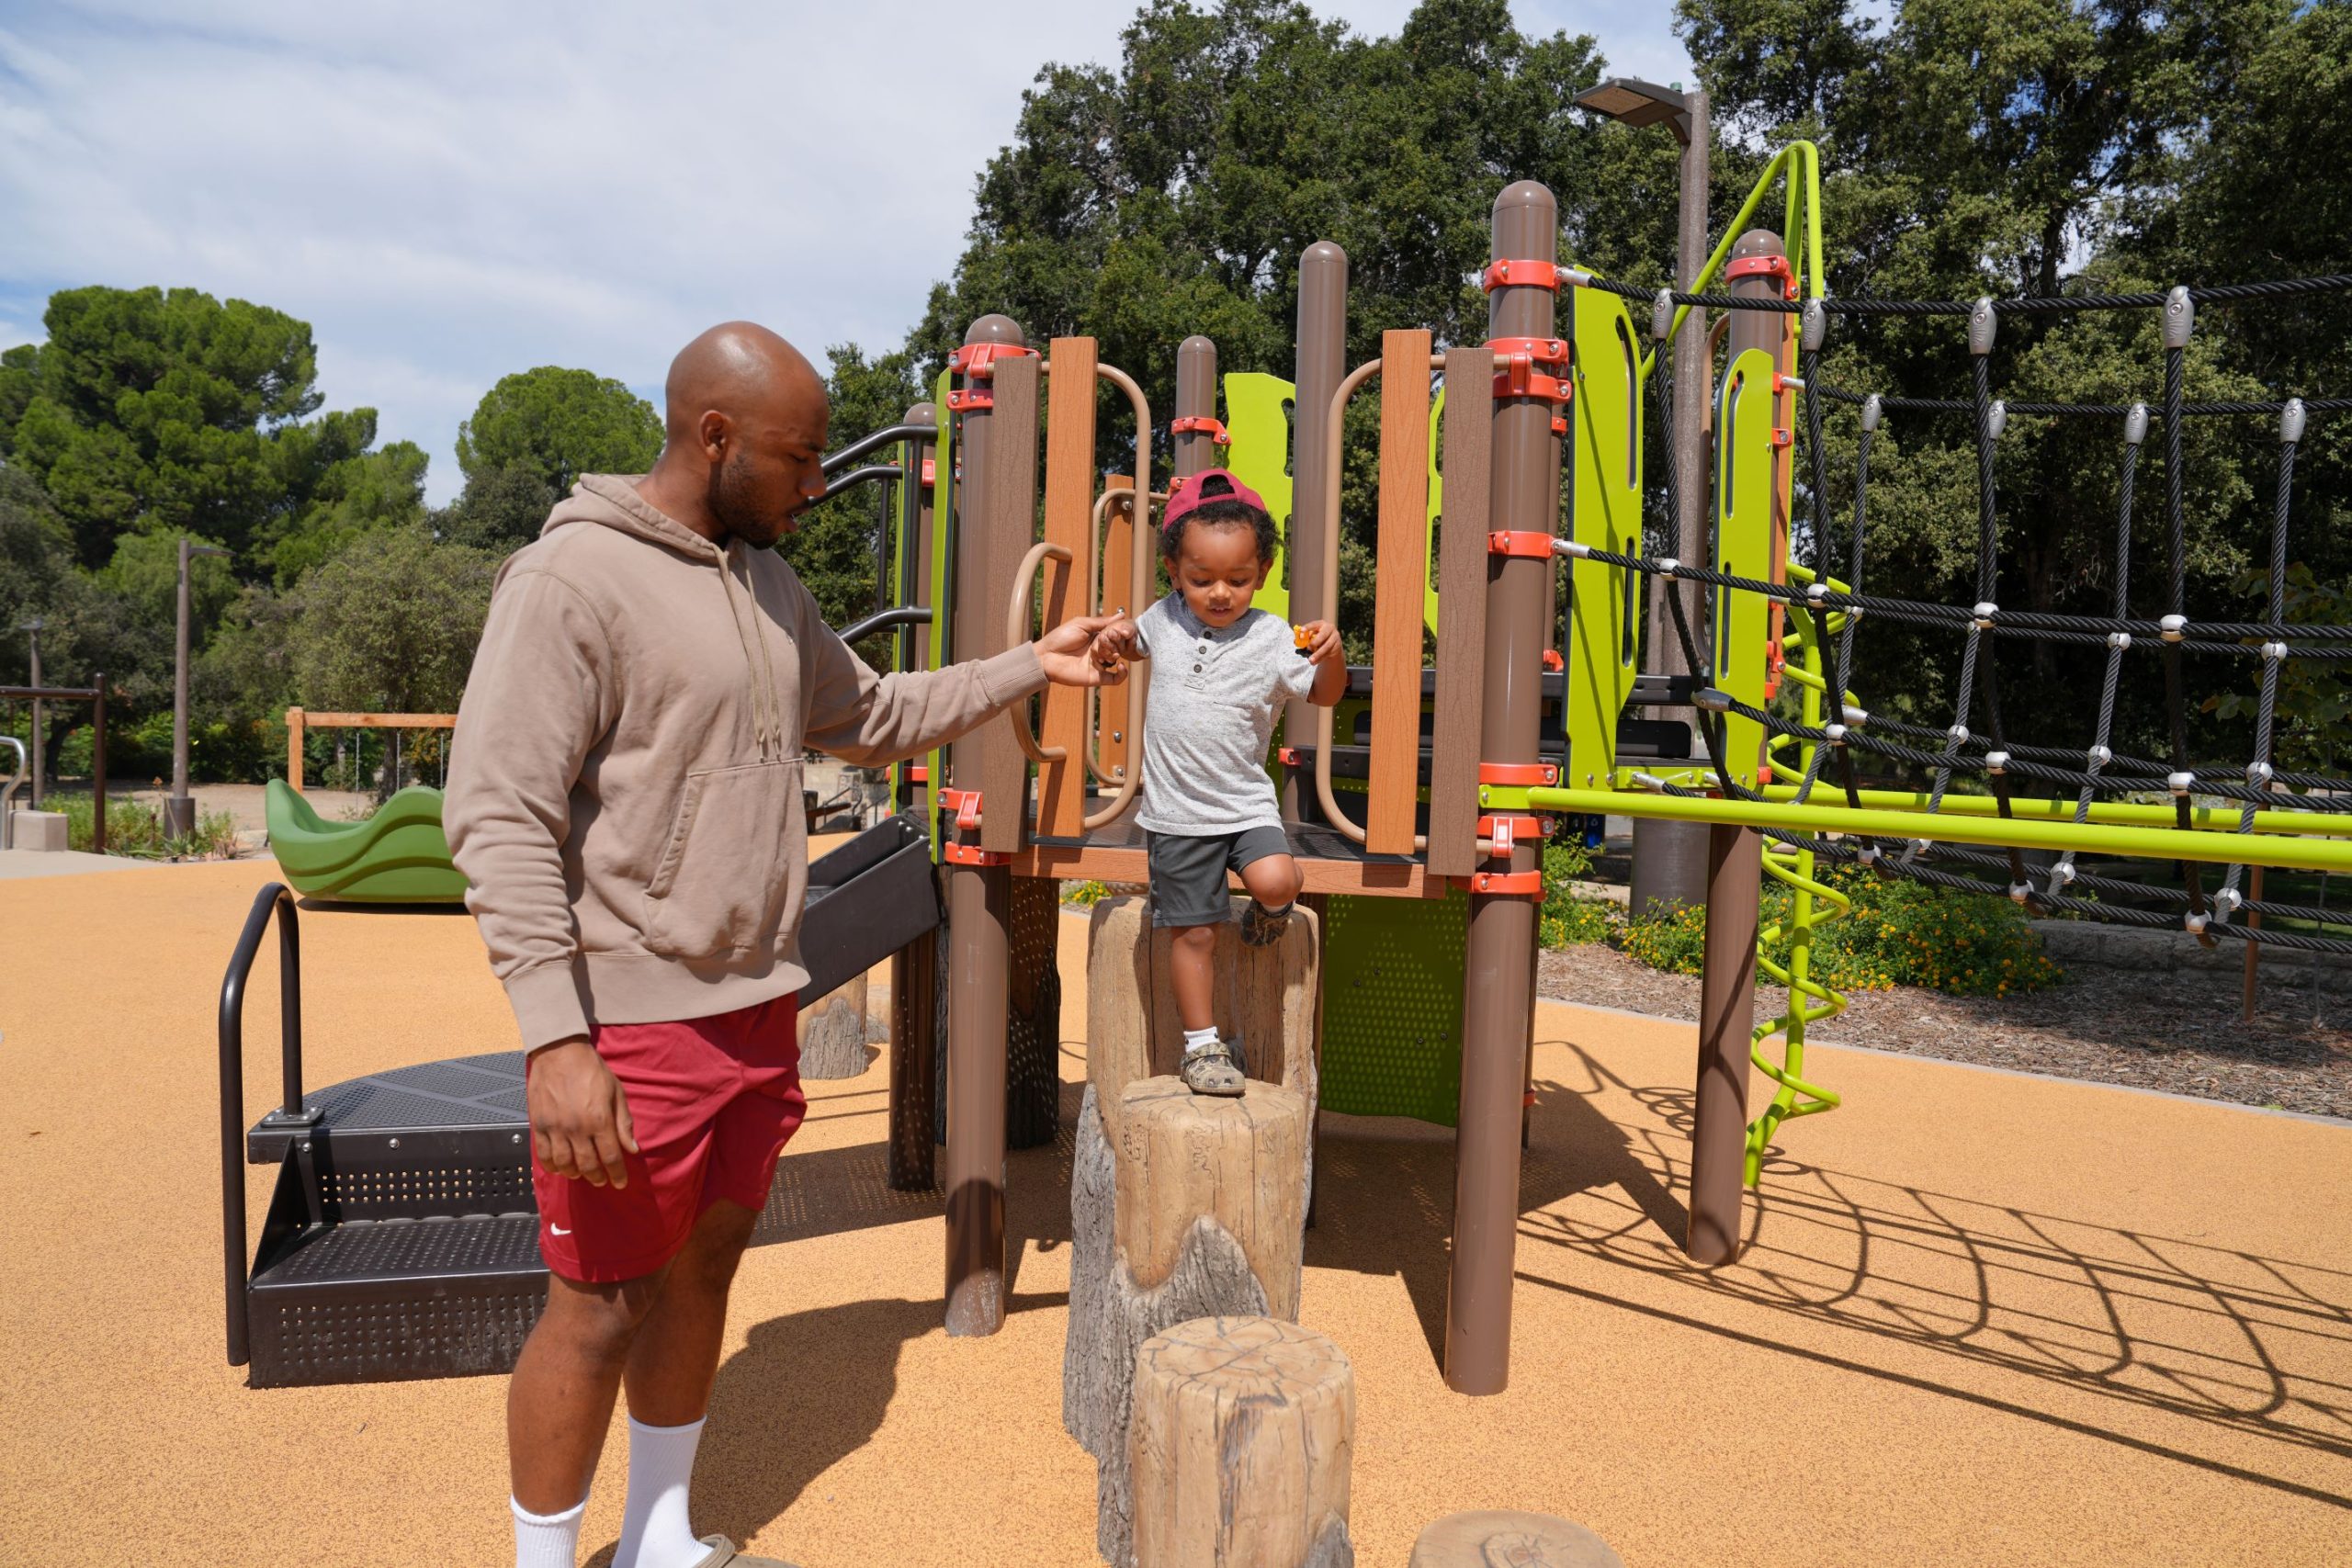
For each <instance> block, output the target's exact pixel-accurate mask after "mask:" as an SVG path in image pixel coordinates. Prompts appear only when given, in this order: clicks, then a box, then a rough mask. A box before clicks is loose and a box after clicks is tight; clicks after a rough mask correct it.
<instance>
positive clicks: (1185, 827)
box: [1136, 593, 1315, 835]
mask: <svg viewBox="0 0 2352 1568" xmlns="http://www.w3.org/2000/svg"><path fill="white" fill-rule="evenodd" d="M1136 631H1137V632H1138V633H1140V634H1141V635H1142V638H1143V645H1144V650H1145V652H1146V653H1147V654H1148V656H1149V657H1150V660H1151V665H1150V669H1151V686H1150V695H1149V697H1148V701H1147V705H1146V706H1145V710H1144V723H1143V807H1142V808H1141V809H1140V810H1138V811H1137V812H1136V822H1137V824H1139V825H1140V826H1142V827H1144V828H1147V829H1149V830H1151V831H1152V832H1155V833H1178V834H1190V835H1202V834H1208V833H1235V832H1239V831H1240V830H1241V829H1244V828H1279V827H1281V826H1282V820H1283V818H1282V811H1281V809H1280V808H1279V807H1277V806H1276V805H1275V802H1274V782H1273V780H1272V778H1270V777H1269V776H1268V775H1267V773H1266V748H1267V747H1268V746H1269V745H1270V744H1272V740H1273V737H1274V717H1275V713H1276V711H1277V709H1278V708H1279V707H1280V706H1281V705H1282V704H1283V702H1284V701H1286V700H1287V699H1289V698H1291V697H1303V696H1305V695H1306V694H1307V692H1308V691H1309V690H1310V689H1311V688H1312V687H1313V686H1314V684H1315V666H1314V665H1313V664H1312V663H1310V662H1308V660H1306V658H1304V657H1303V656H1302V655H1301V654H1300V653H1299V651H1298V649H1297V648H1296V647H1295V645H1294V644H1293V643H1292V641H1291V635H1290V627H1289V626H1286V625H1284V624H1283V620H1282V618H1281V617H1280V616H1278V615H1268V614H1267V613H1266V612H1265V611H1263V610H1248V611H1244V612H1243V613H1242V616H1241V618H1240V619H1239V620H1238V621H1236V622H1234V623H1233V625H1231V626H1226V627H1224V628H1222V629H1216V628H1212V627H1210V626H1206V625H1204V624H1203V622H1202V621H1201V619H1200V617H1198V616H1197V615H1193V612H1192V611H1191V610H1190V609H1189V608H1187V607H1186V606H1185V604H1184V599H1183V595H1182V594H1181V593H1170V594H1169V595H1168V596H1167V597H1165V598H1163V599H1161V600H1160V601H1159V603H1158V604H1154V605H1152V607H1151V608H1150V609H1148V610H1146V611H1145V612H1144V613H1143V614H1142V615H1140V616H1138V617H1136Z"/></svg>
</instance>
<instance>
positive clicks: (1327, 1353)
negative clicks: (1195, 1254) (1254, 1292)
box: [1128, 1317, 1356, 1568]
mask: <svg viewBox="0 0 2352 1568" xmlns="http://www.w3.org/2000/svg"><path fill="white" fill-rule="evenodd" d="M1135 1378H1136V1381H1135V1424H1134V1427H1133V1430H1132V1432H1131V1434H1130V1436H1129V1439H1128V1461H1129V1464H1130V1466H1131V1468H1132V1484H1133V1487H1134V1495H1135V1557H1134V1562H1136V1568H1194V1565H1198V1564H1206V1563H1234V1564H1242V1563H1247V1564H1250V1568H1353V1564H1354V1562H1355V1560H1356V1557H1355V1548H1354V1547H1353V1546H1352V1545H1351V1543H1350V1541H1349V1540H1348V1468H1349V1460H1350V1453H1351V1449H1352V1447H1353V1444H1354V1434H1355V1419H1356V1383H1355V1372H1354V1371H1353V1369H1351V1367H1350V1366H1349V1365H1348V1359H1347V1357H1346V1356H1344V1355H1342V1354H1341V1353H1340V1348H1339V1347H1338V1346H1337V1345H1334V1344H1332V1343H1331V1341H1330V1340H1329V1339H1326V1338H1325V1337H1323V1336H1321V1335H1320V1334H1316V1333H1313V1332H1310V1331H1309V1330H1307V1329H1304V1328H1301V1327H1299V1326H1298V1325H1296V1324H1294V1323H1283V1322H1280V1321H1277V1320H1275V1319H1273V1318H1269V1317H1204V1318H1196V1319H1194V1320H1193V1321H1192V1322H1190V1323H1185V1324H1181V1325H1178V1326H1176V1327H1174V1328H1172V1329H1170V1330H1169V1331H1168V1332H1166V1333H1164V1334H1160V1335H1157V1336H1155V1337H1152V1338H1151V1339H1149V1340H1148V1341H1146V1342H1145V1344H1144V1345H1143V1347H1142V1348H1141V1349H1140V1350H1138V1351H1137V1353H1136V1374H1135Z"/></svg>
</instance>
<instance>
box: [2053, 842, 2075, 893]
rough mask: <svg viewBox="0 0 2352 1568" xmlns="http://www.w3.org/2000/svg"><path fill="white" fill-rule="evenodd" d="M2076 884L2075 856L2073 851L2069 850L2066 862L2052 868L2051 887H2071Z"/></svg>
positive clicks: (2063, 861)
mask: <svg viewBox="0 0 2352 1568" xmlns="http://www.w3.org/2000/svg"><path fill="white" fill-rule="evenodd" d="M2074 882H2075V854H2074V852H2073V851H2072V850H2069V851H2067V852H2066V857H2065V858H2064V860H2062V861H2060V862H2059V863H2057V864H2056V865H2053V866H2052V867H2051V868H2050V885H2051V886H2052V887H2071V886H2074Z"/></svg>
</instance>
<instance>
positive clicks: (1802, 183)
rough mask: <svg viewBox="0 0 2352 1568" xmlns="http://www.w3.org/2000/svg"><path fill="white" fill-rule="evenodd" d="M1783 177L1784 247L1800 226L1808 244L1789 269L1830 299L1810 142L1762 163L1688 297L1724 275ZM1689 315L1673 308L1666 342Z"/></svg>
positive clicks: (1817, 170)
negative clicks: (1736, 247)
mask: <svg viewBox="0 0 2352 1568" xmlns="http://www.w3.org/2000/svg"><path fill="white" fill-rule="evenodd" d="M1784 174H1785V175H1787V176H1788V181H1789V188H1788V193H1787V197H1786V199H1785V200H1784V201H1783V202H1782V204H1781V223H1782V228H1781V237H1782V240H1783V242H1784V243H1785V242H1786V239H1787V237H1788V236H1789V235H1791V234H1793V233H1795V232H1797V231H1798V226H1799V225H1800V224H1802V225H1803V226H1804V248H1803V249H1802V250H1797V251H1792V253H1791V254H1790V256H1789V265H1790V266H1791V267H1792V268H1793V269H1794V272H1795V276H1796V281H1797V287H1798V288H1799V289H1800V290H1801V291H1802V292H1803V293H1804V295H1805V296H1806V297H1807V298H1809V299H1826V298H1827V296H1828V292H1829V290H1828V286H1827V283H1826V276H1827V275H1826V273H1825V272H1824V271H1823V269H1822V265H1821V150H1820V149H1819V148H1817V147H1815V145H1814V144H1813V143H1812V142H1810V141H1792V142H1790V143H1789V144H1788V145H1787V146H1786V147H1783V148H1781V150H1780V152H1777V153H1775V154H1773V157H1772V161H1771V162H1770V163H1769V164H1765V165H1764V172H1763V174H1761V175H1758V176H1757V180H1756V185H1755V187H1754V188H1753V189H1751V190H1749V191H1748V193H1747V200H1746V201H1743V202H1741V203H1740V205H1739V212H1738V215H1737V216H1736V217H1735V218H1733V219H1732V220H1731V221H1730V222H1729V223H1728V224H1726V225H1724V237H1723V238H1722V239H1721V240H1719V241H1717V242H1716V243H1715V254H1713V255H1711V256H1709V257H1708V258H1707V265H1705V266H1704V267H1702V268H1701V269H1700V273H1699V276H1697V277H1696V278H1695V279H1693V280H1692V282H1691V287H1690V288H1688V289H1686V290H1684V292H1685V293H1690V294H1703V293H1705V292H1706V291H1707V285H1708V284H1710V283H1713V281H1714V280H1715V278H1716V277H1717V276H1719V275H1720V274H1721V273H1722V271H1723V265H1724V262H1725V261H1727V260H1729V259H1730V256H1731V248H1732V245H1733V243H1735V242H1736V241H1737V240H1738V238H1739V236H1740V235H1741V234H1743V233H1745V232H1747V224H1748V220H1750V219H1752V218H1754V217H1755V216H1756V212H1757V209H1758V208H1760V207H1762V206H1763V205H1764V195H1765V193H1766V192H1767V191H1769V190H1770V189H1771V188H1772V182H1773V181H1774V180H1777V179H1779V178H1781V175H1784ZM1690 314H1691V307H1690V306H1688V305H1677V306H1676V307H1675V308H1674V324H1673V325H1672V326H1671V327H1670V328H1668V331H1667V334H1666V339H1667V342H1668V343H1671V342H1673V341H1674V338H1675V334H1676V333H1679V332H1681V330H1682V322H1683V320H1684V318H1686V317H1687V316H1689V315H1690ZM1656 354H1657V350H1656V349H1655V348H1653V349H1652V350H1651V356H1652V357H1654V356H1655V355H1656ZM1648 369H1649V360H1648V358H1645V359H1644V360H1643V373H1644V374H1645V375H1646V374H1647V373H1648Z"/></svg>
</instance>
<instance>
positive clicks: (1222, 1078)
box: [1176, 1040, 1249, 1099]
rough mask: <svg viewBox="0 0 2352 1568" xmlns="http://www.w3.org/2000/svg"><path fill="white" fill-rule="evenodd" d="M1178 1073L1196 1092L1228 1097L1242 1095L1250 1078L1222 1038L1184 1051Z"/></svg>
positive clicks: (1187, 1086)
mask: <svg viewBox="0 0 2352 1568" xmlns="http://www.w3.org/2000/svg"><path fill="white" fill-rule="evenodd" d="M1176 1072H1177V1076H1178V1077H1182V1079H1183V1080H1184V1087H1185V1088H1186V1089H1191V1090H1192V1091H1193V1093H1194V1094H1214V1095H1219V1096H1222V1097H1224V1098H1226V1099H1231V1098H1233V1097H1234V1096H1236V1095H1238V1094H1239V1093H1240V1092H1241V1090H1242V1088H1243V1086H1244V1085H1245V1084H1246V1083H1247V1082H1248V1081H1249V1080H1247V1079H1246V1078H1244V1077H1242V1076H1241V1069H1240V1068H1239V1067H1238V1066H1235V1065H1234V1061H1233V1054H1232V1053H1231V1052H1230V1051H1227V1049H1226V1048H1225V1043H1224V1042H1223V1041H1221V1040H1220V1041H1216V1042H1214V1043H1210V1044H1207V1045H1201V1046H1196V1047H1194V1048H1193V1049H1192V1050H1189V1051H1187V1052H1185V1053H1184V1058H1183V1061H1182V1063H1181V1064H1179V1066H1177V1068H1176Z"/></svg>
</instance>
